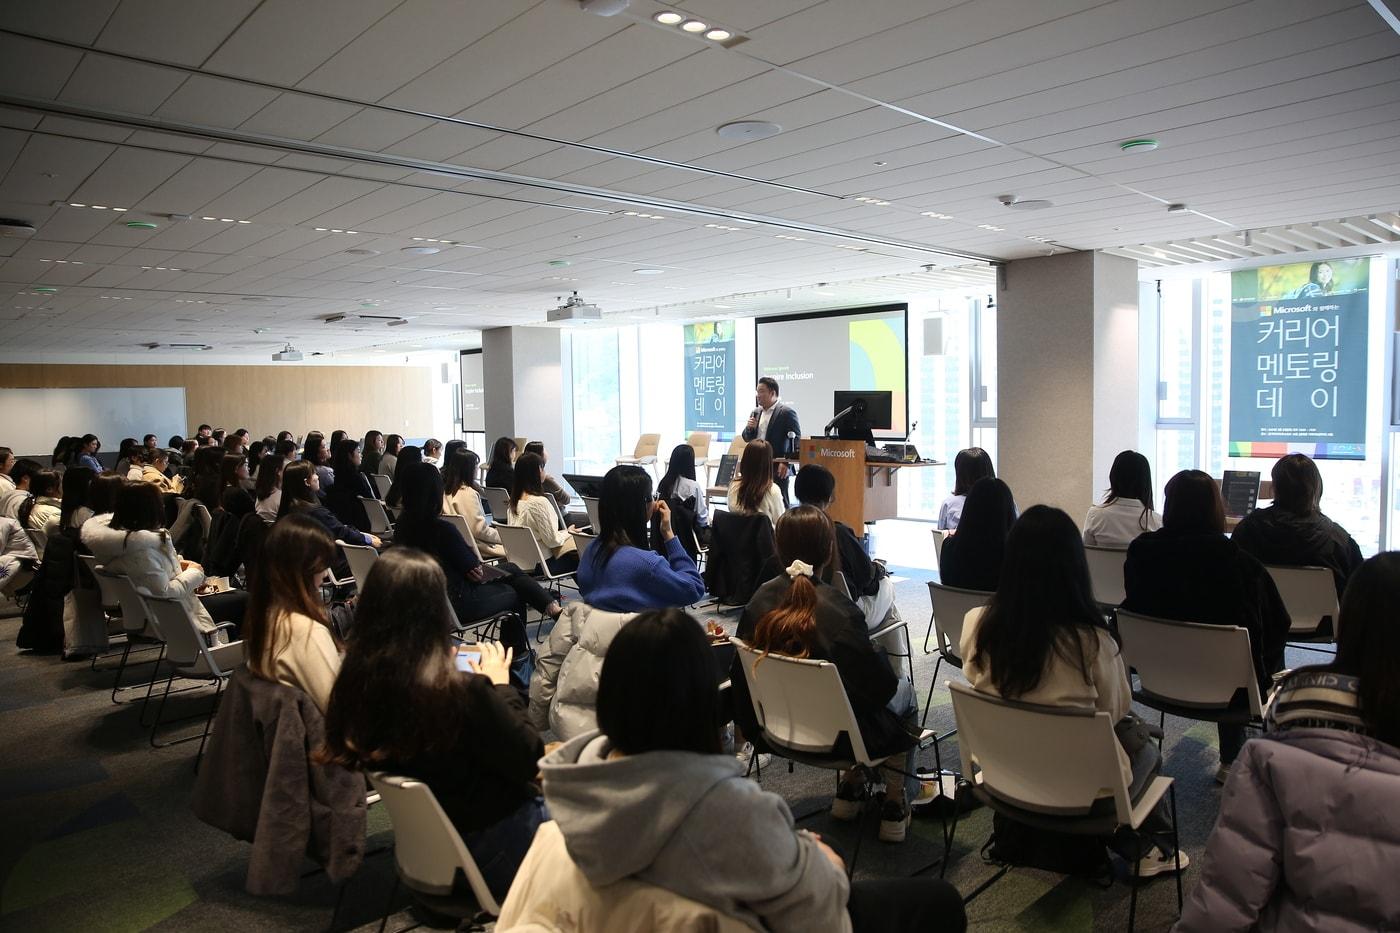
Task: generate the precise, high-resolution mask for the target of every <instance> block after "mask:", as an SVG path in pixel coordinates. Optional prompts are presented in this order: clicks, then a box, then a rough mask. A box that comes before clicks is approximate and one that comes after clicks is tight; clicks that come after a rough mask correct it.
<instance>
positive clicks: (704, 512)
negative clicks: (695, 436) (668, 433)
mask: <svg viewBox="0 0 1400 933" xmlns="http://www.w3.org/2000/svg"><path fill="white" fill-rule="evenodd" d="M656 495H657V498H659V499H661V500H662V501H664V502H669V501H670V500H672V499H679V500H681V501H682V502H685V503H688V504H689V505H690V509H691V511H693V512H694V513H695V537H696V538H698V539H699V540H700V544H701V545H705V544H708V543H709V540H710V503H709V501H708V498H707V497H706V495H705V489H704V487H703V486H701V485H700V483H699V481H698V480H696V478H695V448H694V447H691V446H690V445H689V444H677V445H676V446H675V448H674V449H673V450H672V451H671V460H670V462H669V463H667V464H666V475H664V476H662V477H661V482H659V483H657V484H656ZM692 500H693V501H692Z"/></svg>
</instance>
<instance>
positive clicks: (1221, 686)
mask: <svg viewBox="0 0 1400 933" xmlns="http://www.w3.org/2000/svg"><path fill="white" fill-rule="evenodd" d="M1328 585H1329V586H1330V585H1331V580H1330V575H1329V580H1328ZM1118 635H1119V637H1120V638H1121V639H1122V651H1123V662H1124V663H1125V664H1127V665H1128V666H1129V667H1131V668H1133V669H1134V670H1136V671H1137V675H1138V683H1139V688H1138V689H1136V690H1134V691H1133V699H1134V700H1137V701H1138V702H1140V703H1142V704H1143V705H1145V706H1150V707H1151V708H1152V709H1155V710H1158V711H1159V712H1160V713H1161V714H1162V715H1161V722H1160V725H1162V726H1165V725H1166V721H1167V713H1171V714H1172V715H1173V716H1180V717H1182V718H1184V719H1197V720H1203V721H1205V722H1214V723H1226V724H1230V725H1240V726H1244V725H1250V724H1252V723H1257V722H1259V720H1260V719H1261V718H1262V715H1263V708H1262V705H1261V703H1260V701H1259V681H1258V680H1257V679H1256V678H1255V676H1254V653H1253V652H1252V651H1251V650H1250V646H1249V632H1248V630H1246V629H1243V628H1240V627H1239V626H1236V625H1204V624H1202V623H1199V622H1176V621H1173V620H1171V619H1154V618H1152V617H1151V616H1144V615H1139V614H1138V613H1136V612H1127V611H1125V610H1122V609H1120V610H1118ZM1157 742H1158V746H1159V747H1160V745H1161V743H1162V740H1161V739H1158V740H1157Z"/></svg>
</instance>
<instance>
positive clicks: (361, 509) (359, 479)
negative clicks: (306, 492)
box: [324, 437, 376, 527]
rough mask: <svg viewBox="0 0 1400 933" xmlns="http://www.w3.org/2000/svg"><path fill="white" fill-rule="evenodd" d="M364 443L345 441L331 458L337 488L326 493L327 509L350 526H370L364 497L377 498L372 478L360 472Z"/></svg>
mask: <svg viewBox="0 0 1400 933" xmlns="http://www.w3.org/2000/svg"><path fill="white" fill-rule="evenodd" d="M360 466H361V459H360V442H359V441H357V440H355V439H354V438H350V437H346V438H342V439H341V441H340V443H339V444H337V445H336V446H335V454H334V456H333V457H332V458H331V469H332V470H333V471H334V472H335V485H333V486H331V488H330V489H328V490H326V494H325V496H324V499H325V502H326V508H328V509H330V510H331V511H332V512H334V513H335V516H336V518H338V519H340V520H341V521H343V522H345V523H346V524H347V525H356V526H359V527H366V526H368V525H369V517H368V515H366V514H365V506H364V503H363V502H361V501H360V497H362V496H363V497H364V498H366V499H374V498H376V496H375V493H374V486H373V485H372V484H371V483H370V481H369V477H368V476H366V475H365V474H364V473H363V472H361V471H360Z"/></svg>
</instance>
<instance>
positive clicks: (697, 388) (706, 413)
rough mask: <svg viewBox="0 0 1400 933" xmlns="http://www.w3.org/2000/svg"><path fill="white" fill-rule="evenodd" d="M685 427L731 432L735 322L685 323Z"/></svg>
mask: <svg viewBox="0 0 1400 933" xmlns="http://www.w3.org/2000/svg"><path fill="white" fill-rule="evenodd" d="M682 375H683V376H684V377H685V431H686V433H687V434H689V433H690V432H692V431H710V432H717V433H718V434H719V435H720V440H726V439H728V438H729V437H730V436H731V435H733V433H734V412H735V397H734V392H735V388H736V387H735V385H734V322H733V321H713V322H711V323H706V324H687V325H685V372H684V373H683V374H682Z"/></svg>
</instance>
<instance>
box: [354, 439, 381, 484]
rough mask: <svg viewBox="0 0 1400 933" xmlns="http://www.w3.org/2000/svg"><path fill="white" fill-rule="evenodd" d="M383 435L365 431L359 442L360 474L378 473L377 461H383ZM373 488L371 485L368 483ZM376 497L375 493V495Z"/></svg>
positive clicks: (370, 474)
mask: <svg viewBox="0 0 1400 933" xmlns="http://www.w3.org/2000/svg"><path fill="white" fill-rule="evenodd" d="M384 446H385V445H384V435H383V434H381V433H380V432H378V431H366V432H365V439H364V440H363V441H361V442H360V472H361V473H363V474H365V475H366V476H372V475H374V474H375V473H378V472H379V461H381V460H382V459H384ZM370 485H371V486H373V485H374V484H373V483H370ZM376 495H377V493H376Z"/></svg>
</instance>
